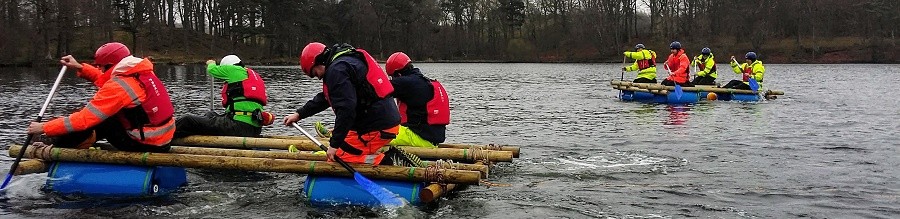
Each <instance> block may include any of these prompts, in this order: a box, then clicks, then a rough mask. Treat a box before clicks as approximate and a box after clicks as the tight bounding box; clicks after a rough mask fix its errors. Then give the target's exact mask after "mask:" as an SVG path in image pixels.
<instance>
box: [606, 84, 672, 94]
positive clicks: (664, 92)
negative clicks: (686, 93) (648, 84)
mask: <svg viewBox="0 0 900 219" xmlns="http://www.w3.org/2000/svg"><path fill="white" fill-rule="evenodd" d="M613 88H615V89H619V90H627V91H637V92H646V93H652V94H659V95H668V94H669V91H667V90H647V89H641V88H637V87H627V86H622V85H618V86H613Z"/></svg>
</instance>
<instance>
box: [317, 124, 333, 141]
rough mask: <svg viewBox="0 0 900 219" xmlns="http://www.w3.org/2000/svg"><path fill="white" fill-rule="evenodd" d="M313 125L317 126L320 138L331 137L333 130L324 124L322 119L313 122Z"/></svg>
mask: <svg viewBox="0 0 900 219" xmlns="http://www.w3.org/2000/svg"><path fill="white" fill-rule="evenodd" d="M313 126H315V127H316V135H317V136H319V137H320V138H331V131H329V130H328V129H327V128H325V126H324V125H322V122H321V121H316V122H315V123H313Z"/></svg>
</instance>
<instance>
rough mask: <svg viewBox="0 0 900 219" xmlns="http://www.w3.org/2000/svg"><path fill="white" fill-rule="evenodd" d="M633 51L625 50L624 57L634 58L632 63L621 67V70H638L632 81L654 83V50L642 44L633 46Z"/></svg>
mask: <svg viewBox="0 0 900 219" xmlns="http://www.w3.org/2000/svg"><path fill="white" fill-rule="evenodd" d="M634 50H635V51H634V52H629V51H625V53H624V54H625V57H628V58H631V59H634V64H632V65H630V66H625V67H622V71H639V72H638V75H637V78H635V79H634V81H632V82H634V83H654V84H655V83H656V52H654V51H653V50H649V49H646V48H644V44H640V43H638V44H637V45H635V46H634Z"/></svg>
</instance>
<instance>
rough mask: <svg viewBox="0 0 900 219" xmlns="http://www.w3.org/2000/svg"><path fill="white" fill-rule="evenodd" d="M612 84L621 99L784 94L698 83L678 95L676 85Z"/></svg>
mask: <svg viewBox="0 0 900 219" xmlns="http://www.w3.org/2000/svg"><path fill="white" fill-rule="evenodd" d="M610 85H611V86H612V87H613V88H614V89H617V90H621V91H622V92H621V94H620V95H619V99H622V100H631V101H641V102H655V103H675V104H681V103H696V102H698V101H701V100H707V96H708V95H709V93H715V94H716V95H715V96H716V97H717V99H718V100H737V101H759V100H760V96H761V97H763V98H765V99H775V98H777V96H778V95H784V92H783V91H777V90H766V91H764V92H755V91H752V90H741V89H731V88H717V87H713V86H703V85H698V86H696V87H682V88H681V89H682V91H683V92H682V95H681V96H676V95H674V93H673V92H672V91H675V87H674V86H665V85H660V84H655V83H633V82H628V81H618V80H613V81H611V82H610Z"/></svg>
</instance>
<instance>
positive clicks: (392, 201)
mask: <svg viewBox="0 0 900 219" xmlns="http://www.w3.org/2000/svg"><path fill="white" fill-rule="evenodd" d="M353 179H354V180H356V183H359V186H360V187H362V188H363V189H365V190H366V192H369V194H372V196H374V197H375V199H377V200H378V202H380V203H381V206H383V207H385V208H399V207H403V206H404V205H406V200H404V199H403V198H401V197H400V195H397V194H394V193H393V192H391V191H390V190H387V189H386V188H384V187H381V186H380V185H378V184H376V183H375V182H372V180H369V179H368V178H366V177H365V176H363V175H362V174H359V172H354V173H353Z"/></svg>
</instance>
